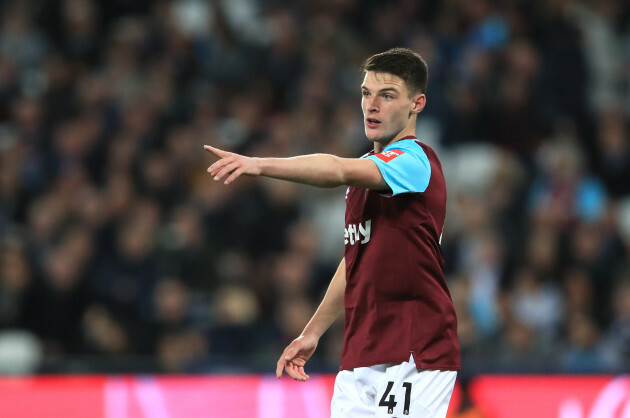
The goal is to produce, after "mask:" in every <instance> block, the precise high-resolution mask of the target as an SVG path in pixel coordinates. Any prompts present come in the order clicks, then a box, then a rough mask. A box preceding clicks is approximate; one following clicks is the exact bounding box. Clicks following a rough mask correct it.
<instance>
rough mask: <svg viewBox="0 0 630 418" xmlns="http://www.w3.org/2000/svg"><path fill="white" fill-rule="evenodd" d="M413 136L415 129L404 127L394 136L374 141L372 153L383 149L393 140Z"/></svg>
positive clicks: (414, 135)
mask: <svg viewBox="0 0 630 418" xmlns="http://www.w3.org/2000/svg"><path fill="white" fill-rule="evenodd" d="M410 137H411V138H415V137H416V132H415V129H404V130H402V131H400V132H399V133H398V135H396V136H395V137H393V138H392V139H390V140H389V141H386V142H374V153H375V154H378V153H379V152H381V151H383V150H384V149H385V148H387V147H388V146H390V145H391V144H393V143H394V142H397V141H400V140H401V139H403V138H410Z"/></svg>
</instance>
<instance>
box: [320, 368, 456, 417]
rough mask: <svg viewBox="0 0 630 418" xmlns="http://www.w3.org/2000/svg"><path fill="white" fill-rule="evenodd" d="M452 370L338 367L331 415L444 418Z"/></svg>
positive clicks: (451, 384)
mask: <svg viewBox="0 0 630 418" xmlns="http://www.w3.org/2000/svg"><path fill="white" fill-rule="evenodd" d="M456 377H457V372H455V371H441V370H418V369H416V363H415V362H414V361H413V357H411V358H410V360H409V361H406V362H404V363H392V364H379V365H377V366H371V367H358V368H356V369H353V370H342V371H340V372H339V374H338V375H337V379H335V390H334V393H333V397H332V403H331V408H330V409H331V415H330V416H331V418H367V417H379V418H381V417H383V418H385V417H387V418H406V417H414V418H415V417H422V418H429V417H430V418H444V417H446V411H447V409H448V403H449V402H450V400H451V395H452V394H453V388H454V387H455V378H456Z"/></svg>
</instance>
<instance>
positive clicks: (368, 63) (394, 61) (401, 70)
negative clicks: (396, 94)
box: [362, 48, 429, 95]
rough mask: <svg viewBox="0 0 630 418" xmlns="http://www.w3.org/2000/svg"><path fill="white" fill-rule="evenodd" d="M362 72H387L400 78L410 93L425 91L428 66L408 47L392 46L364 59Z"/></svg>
mask: <svg viewBox="0 0 630 418" xmlns="http://www.w3.org/2000/svg"><path fill="white" fill-rule="evenodd" d="M362 69H363V71H364V72H368V71H373V72H375V73H388V74H392V75H395V76H398V77H400V78H402V79H403V80H404V82H405V84H407V88H408V89H409V93H410V94H411V95H414V94H418V93H422V94H424V93H425V92H426V91H427V80H428V78H429V68H428V67H427V63H426V62H425V61H424V59H423V58H422V57H421V56H420V54H417V53H415V52H413V51H412V50H411V49H409V48H392V49H390V50H388V51H385V52H381V53H380V54H376V55H372V56H371V57H369V58H368V59H366V60H365V62H364V63H363V67H362Z"/></svg>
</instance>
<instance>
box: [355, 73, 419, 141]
mask: <svg viewBox="0 0 630 418" xmlns="http://www.w3.org/2000/svg"><path fill="white" fill-rule="evenodd" d="M361 92H362V99H361V108H362V109H363V123H364V126H365V134H366V136H367V137H368V139H369V140H370V141H374V142H378V143H380V144H382V145H383V146H386V145H387V144H389V143H390V142H391V141H392V140H394V139H395V140H397V139H399V138H402V137H403V136H406V135H409V134H411V135H413V132H414V131H415V118H411V116H412V114H416V113H418V112H419V111H420V110H422V108H421V107H420V108H419V110H418V103H416V102H417V97H418V95H416V96H414V97H409V90H408V89H407V85H406V84H405V82H404V80H403V79H402V78H400V77H398V76H395V75H393V74H389V73H375V72H373V71H367V72H366V73H365V78H364V79H363V84H362V85H361ZM422 97H424V95H422ZM422 104H423V103H422ZM414 109H416V110H417V111H415V112H414ZM412 125H413V126H412Z"/></svg>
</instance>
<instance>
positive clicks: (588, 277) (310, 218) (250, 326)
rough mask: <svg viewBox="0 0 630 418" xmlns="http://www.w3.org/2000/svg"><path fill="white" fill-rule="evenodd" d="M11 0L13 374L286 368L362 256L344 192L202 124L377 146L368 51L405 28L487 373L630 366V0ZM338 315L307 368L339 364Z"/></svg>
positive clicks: (6, 297) (461, 293)
mask: <svg viewBox="0 0 630 418" xmlns="http://www.w3.org/2000/svg"><path fill="white" fill-rule="evenodd" d="M0 19H1V21H0V373H2V374H26V375H31V374H61V375H65V374H69V373H72V374H76V373H80V374H86V373H89V374H94V373H99V374H108V375H112V374H120V373H122V374H125V375H127V376H130V375H133V374H137V373H142V374H146V373H148V374H156V373H177V374H179V375H181V374H186V373H191V374H197V373H201V374H210V375H217V374H221V375H234V374H246V375H248V376H254V375H253V374H256V373H271V372H273V370H274V369H275V363H276V361H277V358H278V356H279V355H280V353H281V352H282V350H283V348H284V347H285V345H286V344H287V343H288V342H289V341H290V340H291V339H293V338H294V337H296V336H297V335H298V334H299V332H300V331H301V330H302V328H303V326H304V325H305V323H306V321H307V320H308V319H309V318H310V315H311V314H312V313H313V311H314V310H315V308H316V306H317V304H318V302H319V300H320V299H321V297H322V295H323V292H324V290H325V288H326V286H327V283H328V281H329V280H330V277H331V275H332V273H333V272H334V270H335V268H336V266H337V264H338V262H339V260H340V258H341V257H342V255H343V227H344V224H343V223H344V220H343V212H344V204H345V202H344V198H343V196H344V193H345V189H343V188H338V189H333V190H318V189H314V188H309V187H307V186H300V185H293V184H289V183H285V182H280V181H272V180H266V179H250V178H243V179H241V180H239V181H238V182H236V183H235V184H233V185H230V186H228V187H225V186H223V185H222V184H216V183H214V182H213V181H212V180H211V178H210V177H209V176H208V175H207V174H206V171H205V169H206V167H207V166H208V165H210V164H211V162H212V161H213V158H211V156H210V155H209V154H207V153H205V152H204V151H203V150H202V145H203V144H213V145H216V146H219V147H223V148H225V149H229V150H234V151H237V152H242V153H246V154H247V155H256V156H293V155H297V154H303V153H313V152H324V153H333V154H337V155H340V156H345V157H357V156H360V155H362V154H363V153H365V152H366V151H368V150H369V149H370V143H369V141H367V140H366V139H365V138H364V133H363V125H362V115H361V110H360V106H359V103H360V90H359V85H360V82H361V79H362V74H361V72H360V70H359V67H360V65H361V62H362V60H363V59H364V58H366V57H367V56H369V55H371V54H373V53H376V52H380V51H383V50H385V49H387V48H390V47H393V46H407V47H411V48H412V49H414V50H416V51H417V52H419V53H420V54H422V55H423V56H424V57H425V59H426V60H427V62H428V64H429V74H430V75H429V88H428V92H427V96H428V104H427V107H426V110H425V111H424V112H423V113H422V114H421V117H420V118H419V124H418V127H417V133H418V136H419V138H421V139H422V140H423V141H424V142H426V143H428V144H429V145H431V146H432V147H434V148H435V149H436V151H437V152H438V155H439V156H440V158H441V160H442V163H443V166H444V170H445V174H446V177H447V182H448V191H449V195H448V196H449V207H448V215H447V220H446V226H445V230H444V235H443V241H442V248H443V251H444V255H445V259H446V275H447V279H448V283H449V287H450V290H451V294H452V297H453V300H454V302H455V306H456V309H457V314H458V318H459V336H460V342H461V347H462V357H463V365H464V366H463V367H464V368H463V370H462V372H461V373H460V381H461V382H462V383H464V387H463V389H464V392H465V394H466V393H467V392H468V390H467V387H468V386H467V383H468V382H472V383H475V382H476V383H479V382H483V380H480V379H483V376H485V375H486V374H488V373H508V374H513V373H536V374H547V373H569V374H576V373H580V374H584V373H598V374H607V375H616V374H619V373H622V372H627V371H628V370H630V3H628V2H626V1H623V0H597V1H596V0H590V1H589V0H582V1H578V0H574V1H572V0H553V1H542V0H541V1H518V0H494V1H493V0H445V1H428V0H398V1H387V2H385V1H362V0H333V1H316V0H295V1H282V0H214V1H210V0H208V1H202V0H173V1H149V0H133V1H130V0H5V1H2V2H0ZM342 332H343V330H342V326H341V323H339V324H336V325H335V326H333V328H331V329H330V330H329V332H328V333H327V334H326V335H325V337H324V338H323V339H322V341H321V342H320V346H319V348H318V351H317V352H316V354H315V356H314V358H313V359H312V360H311V363H312V364H311V365H310V370H311V371H313V372H317V373H320V374H323V375H326V373H334V372H335V371H336V370H337V368H338V366H339V354H340V350H341V343H342ZM263 379H264V378H263ZM10 382H13V383H6V384H14V383H15V382H17V381H15V380H11V381H10ZM623 382H625V381H623ZM15 384H17V383H15ZM99 384H101V383H99ZM624 384H625V383H624ZM256 385H258V383H257V384H256ZM105 386H106V387H107V385H105ZM3 387H4V388H6V387H7V386H0V394H1V393H2V388H3ZM99 387H100V386H99ZM256 387H258V386H256ZM326 387H328V386H326ZM624 387H625V386H624ZM626 389H627V388H626ZM626 389H624V390H626ZM99 390H100V389H99ZM129 390H130V391H131V389H129ZM256 390H258V389H256ZM326 390H328V389H326ZM598 390H599V389H598ZM627 391H628V393H629V394H630V389H628V390H627ZM123 392H124V393H127V392H126V391H123ZM123 392H120V393H123ZM130 393H131V392H130ZM125 396H127V395H125ZM129 396H131V395H129ZM625 396H628V395H625ZM125 399H127V398H125ZM589 399H590V398H589ZM584 402H586V403H588V402H592V399H590V400H588V401H584ZM464 403H466V402H464ZM628 405H630V404H628ZM462 408H464V407H462ZM567 408H569V409H567V410H569V411H573V413H574V415H565V416H564V418H568V417H573V418H575V417H578V418H579V417H580V415H576V414H577V412H576V411H578V409H576V408H577V406H575V405H573V407H572V408H573V409H570V406H569V407H567ZM585 408H586V407H585ZM620 408H621V407H620ZM626 409H627V411H628V415H629V416H630V406H628V407H627V408H626ZM619 410H621V409H619ZM584 411H587V410H586V409H585V410H584ZM567 414H568V413H567ZM584 414H586V412H584ZM114 416H115V415H114ZM209 416H212V415H209ZM221 416H228V415H225V414H222V415H221ZM235 416H236V415H235ZM585 416H586V415H585Z"/></svg>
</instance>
